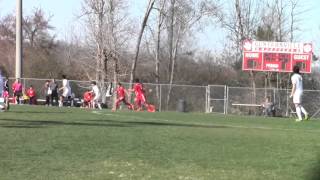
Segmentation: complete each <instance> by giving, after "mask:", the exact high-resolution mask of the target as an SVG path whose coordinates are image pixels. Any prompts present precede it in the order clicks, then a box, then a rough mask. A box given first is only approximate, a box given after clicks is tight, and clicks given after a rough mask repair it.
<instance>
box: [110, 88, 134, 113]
mask: <svg viewBox="0 0 320 180" xmlns="http://www.w3.org/2000/svg"><path fill="white" fill-rule="evenodd" d="M116 91H117V101H116V107H115V109H112V111H116V110H117V109H118V108H119V106H120V103H121V102H123V103H124V104H125V105H127V106H128V109H131V110H134V107H133V105H132V104H131V103H129V102H128V101H127V100H126V95H128V92H127V91H126V89H125V88H124V87H123V86H122V84H121V83H118V86H117V90H116Z"/></svg>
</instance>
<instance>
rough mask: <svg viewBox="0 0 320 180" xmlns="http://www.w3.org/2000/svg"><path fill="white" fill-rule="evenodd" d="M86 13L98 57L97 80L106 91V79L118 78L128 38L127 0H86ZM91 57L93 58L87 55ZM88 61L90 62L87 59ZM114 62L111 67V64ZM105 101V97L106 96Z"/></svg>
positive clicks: (96, 62) (96, 57)
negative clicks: (122, 50)
mask: <svg viewBox="0 0 320 180" xmlns="http://www.w3.org/2000/svg"><path fill="white" fill-rule="evenodd" d="M83 2H84V4H83V15H82V16H85V17H86V21H85V24H86V25H88V34H87V42H88V45H89V47H91V48H90V49H91V53H90V54H91V56H93V57H94V59H95V70H96V71H95V80H96V81H97V82H98V85H99V86H100V88H101V91H102V94H103V95H104V94H105V92H106V84H105V82H106V81H107V80H108V79H109V80H110V81H113V83H117V81H118V73H119V69H118V64H119V59H120V57H121V55H120V52H121V48H122V46H123V44H124V42H125V41H126V39H125V38H123V37H125V36H122V35H123V33H124V32H125V33H128V32H126V31H124V26H125V25H126V24H125V23H126V20H127V18H126V12H125V10H126V8H125V6H124V1H123V0H84V1H83ZM86 60H87V61H90V58H88V59H86ZM86 64H88V63H86ZM110 65H111V67H109V66H110ZM102 100H103V102H104V103H105V98H103V99H102Z"/></svg>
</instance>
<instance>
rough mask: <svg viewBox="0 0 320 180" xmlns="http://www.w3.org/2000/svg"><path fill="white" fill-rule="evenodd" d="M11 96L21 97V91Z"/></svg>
mask: <svg viewBox="0 0 320 180" xmlns="http://www.w3.org/2000/svg"><path fill="white" fill-rule="evenodd" d="M13 95H14V96H15V97H16V96H22V91H17V92H15V93H13Z"/></svg>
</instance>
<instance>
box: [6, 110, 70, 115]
mask: <svg viewBox="0 0 320 180" xmlns="http://www.w3.org/2000/svg"><path fill="white" fill-rule="evenodd" d="M8 113H17V114H65V113H67V112H63V111H62V112H61V111H57V112H52V111H32V112H31V111H11V110H10V111H8Z"/></svg>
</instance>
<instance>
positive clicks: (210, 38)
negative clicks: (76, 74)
mask: <svg viewBox="0 0 320 180" xmlns="http://www.w3.org/2000/svg"><path fill="white" fill-rule="evenodd" d="M226 2H227V1H226ZM15 3H16V0H0V16H2V15H5V14H7V13H9V12H14V11H15ZM81 3H82V0H23V9H24V14H30V12H31V11H32V10H33V9H34V8H39V7H40V8H42V9H43V10H44V11H45V12H46V14H47V15H53V17H52V19H51V24H52V25H53V26H54V27H56V30H55V33H56V34H57V36H58V38H64V37H65V35H66V33H67V32H68V31H71V30H70V28H71V26H72V24H73V21H74V20H76V15H79V11H80V10H81ZM146 3H147V0H128V7H130V10H129V13H130V14H132V16H133V18H137V19H141V18H142V15H143V11H144V9H145V6H146ZM300 3H303V5H304V6H305V9H308V10H309V11H308V12H307V13H305V15H304V17H302V18H301V19H302V22H301V27H300V28H301V30H302V31H301V35H300V36H299V40H300V41H303V42H313V43H314V45H315V48H316V52H319V49H320V20H319V19H320V0H301V1H300ZM221 34H223V33H221V30H220V29H217V28H214V26H208V27H207V28H206V29H204V31H203V33H202V34H201V35H199V36H198V38H199V42H200V43H199V44H200V46H202V47H203V48H206V49H212V50H215V49H219V48H218V46H219V45H221V43H222V42H223V41H224V37H223V36H221Z"/></svg>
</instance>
